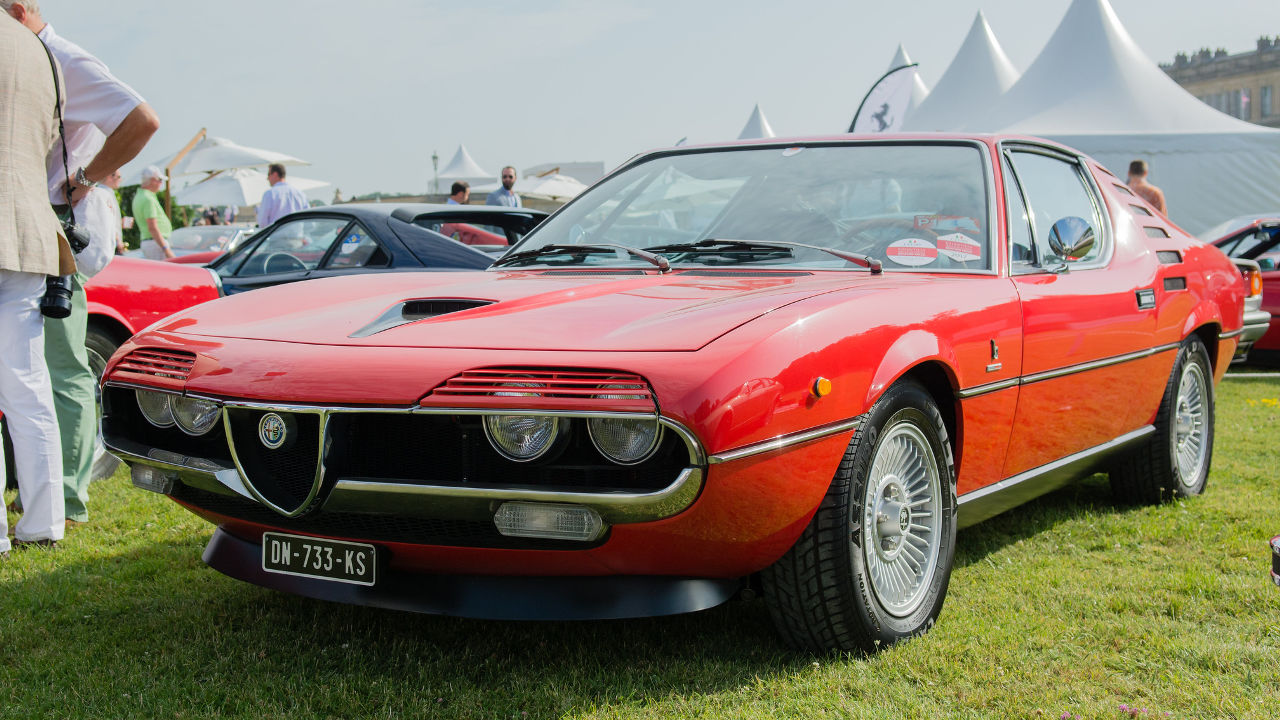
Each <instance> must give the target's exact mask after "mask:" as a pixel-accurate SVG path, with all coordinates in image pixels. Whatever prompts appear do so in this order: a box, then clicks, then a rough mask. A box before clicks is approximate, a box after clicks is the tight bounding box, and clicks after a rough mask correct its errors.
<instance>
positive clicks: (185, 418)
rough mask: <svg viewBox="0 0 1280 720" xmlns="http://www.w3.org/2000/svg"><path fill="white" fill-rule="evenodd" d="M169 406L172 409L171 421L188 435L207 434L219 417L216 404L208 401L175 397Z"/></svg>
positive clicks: (218, 409) (219, 409) (219, 411)
mask: <svg viewBox="0 0 1280 720" xmlns="http://www.w3.org/2000/svg"><path fill="white" fill-rule="evenodd" d="M169 405H170V406H171V407H172V408H173V419H174V420H176V421H177V422H178V428H179V429H181V430H182V432H184V433H186V434H188V435H203V434H205V433H207V432H209V431H210V430H211V429H213V426H214V425H216V424H217V422H218V418H219V417H221V408H219V407H218V404H217V403H215V402H210V401H208V400H200V399H198V398H189V397H175V398H173V400H171V401H170V402H169Z"/></svg>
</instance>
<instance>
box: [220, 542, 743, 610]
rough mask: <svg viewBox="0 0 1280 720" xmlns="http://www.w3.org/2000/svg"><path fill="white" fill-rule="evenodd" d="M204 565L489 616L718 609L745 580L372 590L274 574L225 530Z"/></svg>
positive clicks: (396, 575)
mask: <svg viewBox="0 0 1280 720" xmlns="http://www.w3.org/2000/svg"><path fill="white" fill-rule="evenodd" d="M204 561H205V563H206V564H207V565H208V566H209V567H211V568H213V569H214V570H217V571H218V572H220V573H222V574H223V575H227V576H228V577H232V578H235V579H237V580H243V581H245V582H248V583H253V584H254V585H260V586H262V587H265V588H270V589H272V590H279V591H281V592H287V593H292V594H294V595H301V596H303V597H309V598H314V599H316V600H329V601H332V602H340V603H345V604H348V605H367V606H370V607H380V608H386V609H390V610H404V611H408V612H417V613H426V614H429V615H450V616H454V617H465V618H476V619H483V620H616V619H621V618H638V617H656V616H660V615H678V614H681V613H689V612H696V611H698V610H706V609H708V608H713V607H715V606H717V605H720V604H721V603H724V602H725V601H727V600H729V598H731V597H733V595H734V594H735V593H737V592H738V590H740V589H741V588H742V587H743V580H742V579H740V578H735V579H729V580H724V579H703V578H679V577H656V576H633V575H623V576H607V577H536V576H535V577H497V576H487V575H430V574H417V573H405V572H398V571H396V570H394V569H392V568H384V569H382V571H381V576H380V578H379V580H378V584H377V585H374V586H370V587H366V586H362V585H350V584H346V583H340V582H330V581H326V580H316V579H312V578H304V577H298V576H294V575H281V574H278V573H269V572H266V571H265V570H263V569H262V545H261V544H259V543H253V542H249V541H246V540H241V539H240V538H238V537H235V536H233V535H231V534H230V533H228V532H227V531H225V530H223V529H222V528H219V529H218V530H217V531H216V532H215V533H214V534H213V538H212V539H210V540H209V545H208V547H206V548H205V551H204Z"/></svg>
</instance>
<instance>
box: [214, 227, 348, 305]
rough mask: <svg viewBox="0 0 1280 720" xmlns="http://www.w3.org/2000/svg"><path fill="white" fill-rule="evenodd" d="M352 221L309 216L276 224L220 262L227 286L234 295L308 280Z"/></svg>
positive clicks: (225, 287) (219, 273)
mask: <svg viewBox="0 0 1280 720" xmlns="http://www.w3.org/2000/svg"><path fill="white" fill-rule="evenodd" d="M351 223H352V220H351V218H349V217H340V216H314V215H306V216H303V217H299V218H295V219H293V220H289V221H287V222H282V223H279V224H277V225H275V226H274V227H272V228H270V229H269V230H267V231H266V233H265V234H264V236H263V237H262V238H261V239H257V238H255V242H253V243H252V245H251V246H250V247H247V248H245V250H244V252H240V253H236V257H230V258H228V259H227V261H226V262H223V263H221V264H219V265H218V267H217V272H218V275H219V276H220V277H221V278H222V286H223V289H224V290H225V291H226V293H227V294H228V295H230V294H233V293H237V292H244V291H245V290H254V289H257V288H261V287H269V286H271V285H281V284H283V283H289V282H297V281H298V280H306V279H307V278H308V277H311V275H312V273H313V272H315V270H316V269H317V268H318V267H319V266H320V264H321V262H322V261H323V260H324V259H325V256H326V255H327V254H328V253H329V250H330V248H332V247H333V245H334V242H335V241H336V240H337V239H338V238H339V237H340V236H342V235H343V234H344V231H345V230H346V228H347V227H348V225H350V224H351ZM241 256H242V257H241Z"/></svg>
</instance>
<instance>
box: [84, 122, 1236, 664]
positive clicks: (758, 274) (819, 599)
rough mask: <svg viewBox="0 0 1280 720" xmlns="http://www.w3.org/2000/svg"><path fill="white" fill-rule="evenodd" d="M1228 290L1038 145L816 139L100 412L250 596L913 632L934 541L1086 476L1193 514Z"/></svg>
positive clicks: (1173, 232) (804, 635) (331, 305)
mask: <svg viewBox="0 0 1280 720" xmlns="http://www.w3.org/2000/svg"><path fill="white" fill-rule="evenodd" d="M1245 295H1246V291H1245V287H1244V283H1243V281H1242V279H1241V275H1240V273H1238V272H1237V271H1236V269H1235V267H1233V265H1232V264H1231V262H1230V261H1229V260H1228V258H1227V257H1225V256H1224V255H1223V254H1222V253H1220V252H1218V251H1217V250H1216V249H1214V248H1212V247H1209V246H1207V245H1205V244H1203V243H1201V242H1199V241H1197V240H1195V239H1193V238H1191V237H1189V236H1187V235H1186V234H1185V233H1184V232H1183V231H1182V230H1181V229H1179V228H1178V227H1176V226H1175V225H1173V224H1171V223H1169V222H1168V221H1167V220H1165V219H1164V218H1163V217H1162V216H1161V215H1160V214H1159V213H1156V212H1154V211H1152V209H1151V208H1150V207H1149V206H1147V205H1146V203H1144V202H1143V201H1142V200H1141V199H1139V198H1138V197H1135V196H1134V195H1133V193H1131V192H1130V191H1129V190H1128V188H1126V187H1125V185H1124V184H1123V183H1122V182H1121V181H1119V180H1117V179H1116V178H1115V177H1114V176H1112V175H1111V174H1110V173H1109V172H1107V171H1106V170H1105V169H1103V168H1102V167H1100V166H1099V165H1097V164H1096V163H1094V162H1093V161H1091V160H1089V159H1088V158H1085V157H1081V156H1080V155H1079V154H1078V153H1076V152H1074V151H1072V150H1070V149H1068V148H1066V147H1063V146H1061V145H1057V144H1053V143H1049V142H1046V141H1042V140H1037V139H1033V138H1025V137H1005V136H876V137H873V138H867V137H861V138H860V137H855V136H839V137H830V138H817V139H800V140H795V139H793V140H773V139H771V140H767V141H751V142H742V143H735V144H729V145H720V146H711V147H682V148H676V149H669V150H662V151H657V152H653V153H649V154H646V155H642V156H639V157H637V158H636V159H634V160H632V161H630V162H629V163H627V164H626V165H625V166H624V167H622V168H620V169H619V170H617V171H616V172H614V173H613V174H611V175H610V176H609V177H607V178H605V179H604V180H602V181H601V182H600V183H598V184H597V185H595V186H594V187H593V188H591V189H590V190H588V191H587V192H585V193H584V194H582V195H581V196H579V197H578V198H577V199H575V200H574V201H573V202H572V203H570V204H569V205H567V206H565V207H564V208H562V209H561V210H560V211H559V212H557V213H556V214H555V215H553V216H552V217H550V218H549V219H547V220H546V221H545V222H544V223H543V224H542V225H541V226H540V227H539V228H538V229H537V230H535V231H534V232H533V233H531V234H530V235H529V236H527V237H526V238H525V239H524V240H523V241H522V242H521V243H519V244H518V245H517V246H515V247H513V248H512V249H511V250H510V251H509V252H507V253H506V254H505V255H503V256H502V257H501V258H499V259H498V260H497V261H496V262H495V263H494V264H493V266H492V267H491V268H489V269H488V270H487V271H479V272H466V273H449V274H416V273H414V274H399V275H381V276H377V277H370V276H357V277H340V278H332V279H328V280H320V281H317V282H309V283H305V284H302V285H297V286H288V287H278V288H272V289H267V290H262V291H259V292H254V293H249V294H246V295H241V296H236V297H228V298H224V299H221V300H217V301H214V302H212V303H208V304H206V305H202V306H200V307H198V308H194V309H192V310H190V311H187V312H184V313H180V314H179V315H177V316H175V317H173V318H171V319H170V320H168V321H166V322H164V323H162V324H160V325H158V326H155V327H153V328H151V329H150V330H148V331H147V332H144V333H142V334H140V335H138V336H135V337H134V338H133V339H132V340H130V341H129V342H128V343H127V344H126V345H125V346H123V347H122V348H121V349H120V351H119V352H118V353H117V354H116V355H115V356H114V357H113V358H112V360H111V363H110V365H109V367H108V370H107V376H106V380H105V385H104V406H105V415H104V418H103V432H104V435H105V439H106V442H107V443H108V445H109V446H110V447H112V448H113V449H114V450H115V451H116V452H117V453H118V454H119V455H120V456H121V457H122V458H125V459H126V460H127V461H128V462H129V463H130V464H131V465H132V466H133V467H132V477H133V482H134V484H136V485H137V486H139V487H142V488H145V489H149V490H153V491H156V492H160V493H164V494H166V495H169V496H171V497H172V498H173V499H174V500H176V501H177V502H179V503H181V504H182V505H184V506H186V507H187V508H189V509H190V510H191V511H192V512H194V513H196V514H198V515H200V516H201V517H204V518H206V519H207V520H208V521H209V522H211V523H213V524H215V525H216V526H217V530H216V532H214V535H213V538H212V540H211V541H210V543H209V546H208V548H207V549H206V551H205V554H204V559H205V561H206V562H207V563H209V564H210V565H211V566H213V567H214V568H216V569H217V570H219V571H221V572H223V573H226V574H228V575H230V576H232V577H236V578H240V579H242V580H246V581H248V582H252V583H256V584H259V585H263V586H267V587H271V588H276V589H279V590H283V591H286V592H292V593H298V594H301V595H306V596H310V597H315V598H325V599H329V600H336V601H340V602H347V603H358V604H365V605H374V606H382V607H390V608H399V609H405V610H415V611H422V612H434V613H448V614H456V615H463V616H471V617H482V618H524V619H563V618H617V617H635V616H647V615H661V614H668V613H678V612H688V611H695V610H701V609H704V608H708V607H712V606H714V605H717V604H718V603H721V602H724V601H725V600H726V599H728V598H729V597H731V596H732V595H733V594H734V593H735V592H737V591H738V590H739V589H740V588H742V587H744V585H746V584H747V583H754V582H758V587H759V588H760V590H761V591H762V593H763V595H764V597H765V599H766V601H767V603H768V604H769V607H770V608H771V611H772V615H773V617H774V619H775V621H776V625H777V628H778V630H779V631H780V633H781V634H782V636H783V637H784V638H786V640H787V641H789V642H790V643H792V644H794V645H796V646H798V647H802V648H808V649H812V650H817V651H825V650H829V649H836V648H838V649H841V650H867V651H871V650H874V649H876V648H879V647H884V646H885V645H887V644H890V643H893V642H896V641H898V640H902V639H904V638H907V637H910V636H912V635H915V634H919V633H921V632H924V631H925V630H927V629H928V628H929V627H930V626H931V625H932V624H933V623H934V622H935V620H936V619H937V618H938V615H939V612H940V611H941V609H942V604H943V598H944V597H945V595H946V590H947V583H948V580H949V578H950V574H951V569H952V558H953V553H954V551H955V543H956V529H957V528H959V527H962V526H965V525H968V524H970V523H975V522H978V521H980V520H983V519H985V518H988V517H991V516H992V515H995V514H997V513H1000V512H1003V511H1005V510H1008V509H1010V508H1013V507H1015V506H1017V505H1018V504H1020V503H1023V502H1025V501H1026V500H1028V499H1030V498H1033V497H1035V496H1037V495H1040V494H1042V493H1045V492H1048V491H1050V490H1053V489H1055V488H1057V487H1060V486H1062V485H1063V484H1064V483H1066V482H1068V481H1070V480H1071V479H1072V478H1074V477H1078V476H1080V475H1081V474H1083V473H1087V472H1091V471H1093V470H1096V469H1099V468H1105V469H1109V470H1110V472H1111V481H1112V485H1113V487H1114V490H1115V494H1116V496H1117V497H1118V498H1119V499H1120V500H1122V501H1126V502H1152V503H1154V502H1160V501H1162V500H1167V499H1170V498H1177V497H1185V496H1190V495H1196V494H1198V493H1200V492H1201V491H1202V490H1203V489H1204V487H1205V481H1206V479H1207V477H1208V473H1209V465H1210V460H1211V454H1212V447H1213V432H1214V387H1215V382H1216V381H1217V380H1218V379H1219V378H1220V377H1221V376H1222V373H1223V372H1224V371H1225V369H1226V367H1227V364H1228V363H1229V362H1230V360H1231V357H1232V354H1233V353H1234V351H1235V348H1236V344H1237V342H1238V339H1239V336H1240V333H1241V332H1242V312H1243V307H1244V301H1245Z"/></svg>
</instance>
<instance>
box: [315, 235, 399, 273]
mask: <svg viewBox="0 0 1280 720" xmlns="http://www.w3.org/2000/svg"><path fill="white" fill-rule="evenodd" d="M387 260H388V258H387V253H386V252H385V251H384V250H383V249H382V247H381V246H380V245H378V242H377V241H376V240H374V239H373V237H372V236H371V235H369V231H368V230H365V229H364V226H363V225H361V224H360V223H352V224H351V229H350V230H347V234H346V235H343V236H342V240H341V241H339V242H338V248H337V250H335V251H334V253H333V255H331V256H329V262H327V263H325V265H324V266H325V269H327V270H328V269H338V268H356V267H382V266H384V265H386V264H387Z"/></svg>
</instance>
